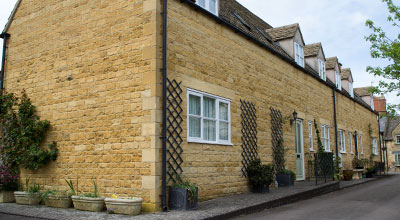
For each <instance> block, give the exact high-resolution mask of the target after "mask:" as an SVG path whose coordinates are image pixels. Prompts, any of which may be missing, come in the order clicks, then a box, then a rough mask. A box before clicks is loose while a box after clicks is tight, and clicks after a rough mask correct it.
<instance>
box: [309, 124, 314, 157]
mask: <svg viewBox="0 0 400 220" xmlns="http://www.w3.org/2000/svg"><path fill="white" fill-rule="evenodd" d="M312 127H313V123H312V122H311V121H309V122H308V140H309V142H310V151H314V147H313V135H312Z"/></svg>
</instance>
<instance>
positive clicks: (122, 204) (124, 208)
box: [104, 197, 143, 215]
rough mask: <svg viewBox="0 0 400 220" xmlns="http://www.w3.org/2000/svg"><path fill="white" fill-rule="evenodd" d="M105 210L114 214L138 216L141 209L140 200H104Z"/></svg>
mask: <svg viewBox="0 0 400 220" xmlns="http://www.w3.org/2000/svg"><path fill="white" fill-rule="evenodd" d="M104 202H105V203H106V207H107V210H112V211H113V212H114V213H116V214H125V215H139V214H140V211H141V209H142V202H143V199H142V198H137V197H133V198H124V197H122V198H118V199H112V198H106V199H104Z"/></svg>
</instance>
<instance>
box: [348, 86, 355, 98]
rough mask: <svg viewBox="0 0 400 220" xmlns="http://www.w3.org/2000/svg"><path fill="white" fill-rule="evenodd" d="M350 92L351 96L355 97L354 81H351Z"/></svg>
mask: <svg viewBox="0 0 400 220" xmlns="http://www.w3.org/2000/svg"><path fill="white" fill-rule="evenodd" d="M349 93H350V96H351V97H352V98H354V89H353V83H352V82H349Z"/></svg>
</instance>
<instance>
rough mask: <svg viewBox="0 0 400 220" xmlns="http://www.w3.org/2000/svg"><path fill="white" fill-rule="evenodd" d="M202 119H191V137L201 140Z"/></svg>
mask: <svg viewBox="0 0 400 220" xmlns="http://www.w3.org/2000/svg"><path fill="white" fill-rule="evenodd" d="M200 120H201V119H200V118H196V117H191V116H190V117H189V137H196V138H200V137H201V134H200Z"/></svg>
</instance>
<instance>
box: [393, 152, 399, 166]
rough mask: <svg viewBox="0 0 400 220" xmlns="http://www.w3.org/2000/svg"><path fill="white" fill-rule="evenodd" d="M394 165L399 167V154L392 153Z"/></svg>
mask: <svg viewBox="0 0 400 220" xmlns="http://www.w3.org/2000/svg"><path fill="white" fill-rule="evenodd" d="M394 165H395V166H400V153H394Z"/></svg>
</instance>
